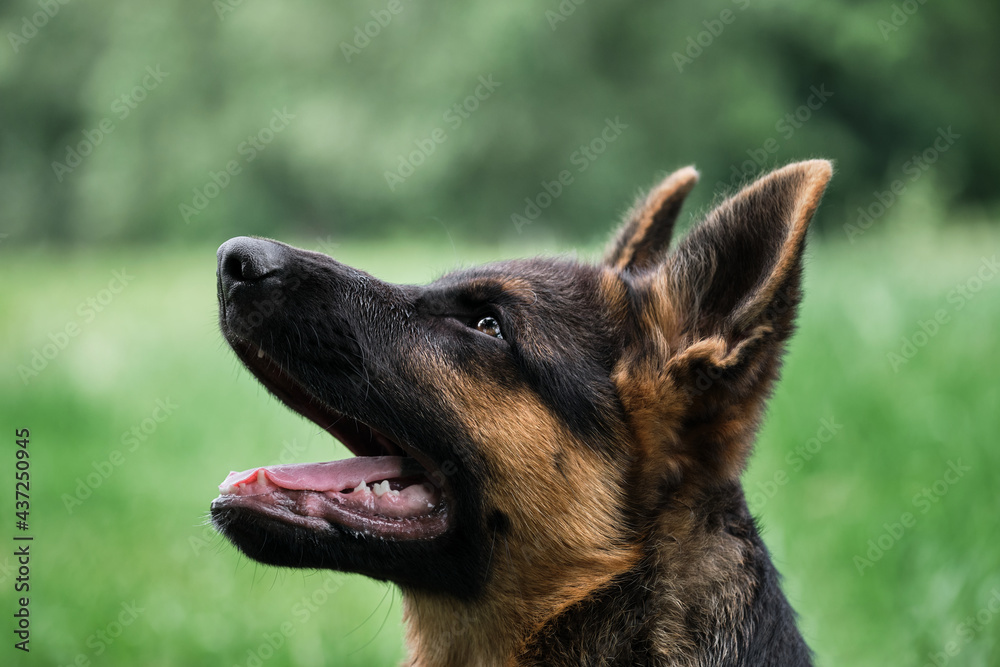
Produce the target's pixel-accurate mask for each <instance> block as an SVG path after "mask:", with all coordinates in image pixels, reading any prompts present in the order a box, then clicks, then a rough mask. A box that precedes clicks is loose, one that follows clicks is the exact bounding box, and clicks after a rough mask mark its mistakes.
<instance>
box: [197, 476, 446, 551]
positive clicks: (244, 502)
mask: <svg viewBox="0 0 1000 667" xmlns="http://www.w3.org/2000/svg"><path fill="white" fill-rule="evenodd" d="M231 510H245V511H249V512H252V513H253V514H254V515H256V516H263V517H265V518H269V519H271V520H273V521H277V522H279V523H281V524H286V525H292V526H297V527H300V528H304V529H307V530H310V531H313V532H331V531H334V532H336V531H344V530H347V531H350V532H352V533H355V534H358V535H371V536H375V537H380V538H387V539H391V540H429V539H433V538H435V537H438V536H440V535H441V534H443V533H444V532H446V531H447V530H448V527H449V513H448V508H447V506H446V505H442V506H441V507H439V508H437V510H436V511H434V512H431V513H428V514H423V515H419V516H411V517H386V516H379V515H377V514H369V513H364V512H361V511H358V510H357V509H355V508H351V507H349V506H345V505H344V504H342V503H339V502H337V501H335V500H331V499H330V498H328V497H327V496H326V495H325V494H320V493H316V492H315V491H306V490H304V491H294V490H286V489H278V490H275V491H272V492H270V493H267V494H261V495H222V496H219V497H218V498H216V499H215V500H213V501H212V512H213V514H214V513H219V512H225V511H231Z"/></svg>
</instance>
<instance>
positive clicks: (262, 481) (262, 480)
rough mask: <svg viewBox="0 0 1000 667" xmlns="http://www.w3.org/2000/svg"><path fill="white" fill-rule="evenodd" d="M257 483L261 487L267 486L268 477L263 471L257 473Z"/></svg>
mask: <svg viewBox="0 0 1000 667" xmlns="http://www.w3.org/2000/svg"><path fill="white" fill-rule="evenodd" d="M257 483H258V484H261V485H264V484H267V477H266V476H265V475H264V471H263V470H258V471H257Z"/></svg>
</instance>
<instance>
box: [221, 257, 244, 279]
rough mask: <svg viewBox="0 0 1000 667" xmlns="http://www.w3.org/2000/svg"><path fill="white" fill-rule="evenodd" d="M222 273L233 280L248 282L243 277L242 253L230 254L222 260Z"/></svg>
mask: <svg viewBox="0 0 1000 667" xmlns="http://www.w3.org/2000/svg"><path fill="white" fill-rule="evenodd" d="M222 272H223V273H225V274H226V275H227V276H229V277H230V278H232V279H233V280H246V277H245V276H244V275H243V258H242V257H241V256H240V253H237V252H234V253H230V254H229V255H227V256H226V257H225V259H223V260H222Z"/></svg>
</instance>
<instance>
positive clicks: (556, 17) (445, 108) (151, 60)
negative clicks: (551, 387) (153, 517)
mask: <svg viewBox="0 0 1000 667" xmlns="http://www.w3.org/2000/svg"><path fill="white" fill-rule="evenodd" d="M60 2H61V0H60ZM60 2H57V1H56V0H15V1H13V2H8V3H5V4H4V5H3V6H2V7H0V35H2V36H3V37H4V39H3V44H2V47H3V48H0V231H2V232H4V233H9V234H10V235H11V240H12V241H16V240H25V239H36V240H37V239H48V240H50V241H53V242H56V243H67V242H81V241H85V242H103V241H108V240H121V239H130V240H137V239H141V240H163V239H169V240H172V241H174V240H192V239H205V238H210V239H223V238H226V237H228V236H232V235H235V234H239V233H259V234H268V235H278V236H288V235H289V234H297V235H315V234H319V233H323V234H334V235H335V236H338V237H340V236H350V235H368V236H371V235H376V234H385V233H389V232H391V233H400V234H407V235H413V236H419V235H422V234H426V233H432V234H434V233H436V232H437V230H439V229H440V228H441V227H442V226H444V227H445V228H446V229H448V230H453V231H454V232H455V233H456V235H458V236H464V237H475V238H478V239H493V240H495V239H502V238H507V237H516V236H518V232H522V233H526V234H528V235H529V236H532V237H545V236H551V235H554V234H556V235H566V233H567V232H571V234H570V235H571V236H572V237H573V238H579V237H580V235H581V234H584V235H588V236H598V235H603V233H604V230H605V229H606V228H607V225H608V222H609V221H610V220H612V219H615V218H617V217H618V215H619V214H620V213H621V211H622V209H623V208H624V206H625V205H626V204H627V203H628V202H629V201H630V199H631V198H632V196H633V195H634V194H635V193H636V189H637V187H640V186H644V185H647V184H649V183H651V182H652V180H653V179H654V178H655V176H656V175H657V174H658V173H660V172H664V171H667V170H670V169H673V168H676V167H678V166H680V165H683V164H689V163H694V164H696V165H697V166H698V167H699V168H700V169H701V170H702V172H703V178H704V181H705V183H704V184H703V185H702V187H701V188H699V189H698V191H696V194H695V200H694V204H695V208H697V206H703V205H705V204H706V203H707V202H708V201H709V199H710V198H711V197H712V196H713V194H714V193H717V192H718V191H719V189H720V187H721V186H726V187H728V186H731V185H732V184H733V183H735V182H738V181H741V180H744V179H745V178H746V176H745V174H749V173H750V172H754V171H760V170H761V169H763V168H764V166H767V167H770V166H773V165H775V164H780V163H785V162H789V161H792V160H795V159H801V158H806V157H815V156H824V157H831V158H833V159H835V160H836V162H837V165H838V174H837V176H836V178H835V179H834V181H833V188H832V190H831V192H830V194H829V197H828V203H827V205H826V206H825V207H824V209H823V211H822V212H821V215H820V217H819V219H818V224H819V225H820V226H821V227H822V226H825V227H826V228H827V229H828V230H830V231H832V232H835V233H837V234H840V233H841V227H842V225H843V224H845V223H850V222H852V221H853V220H855V219H856V218H857V217H858V213H857V211H856V208H857V207H858V206H863V207H866V208H867V207H869V206H871V205H872V204H873V203H876V204H877V201H878V197H877V193H890V192H891V191H890V190H889V188H890V186H891V184H892V183H893V181H895V180H899V179H901V180H902V185H905V186H906V187H908V188H909V189H911V190H912V189H914V188H916V187H918V186H919V187H920V188H924V189H930V190H932V191H933V193H934V197H935V198H936V199H938V200H940V201H941V206H948V205H951V204H955V205H959V206H963V207H970V206H974V207H981V206H993V205H994V204H995V203H996V188H995V187H994V184H995V183H996V182H997V180H998V177H1000V173H998V167H997V161H996V160H995V156H996V155H997V154H998V153H1000V125H998V124H997V123H995V122H993V119H992V116H991V115H990V114H988V113H986V110H987V109H991V108H995V107H996V106H997V105H998V104H997V103H998V101H1000V100H998V96H1000V88H997V86H995V85H990V83H989V82H993V81H996V80H997V78H998V71H997V67H998V63H1000V46H998V42H997V40H996V39H995V34H996V32H997V29H998V27H1000V6H998V5H997V4H996V3H992V2H987V1H986V0H973V1H970V2H964V3H944V2H924V0H906V1H904V2H899V3H889V2H880V3H856V2H849V1H848V0H833V1H830V2H819V1H818V0H811V1H808V2H792V1H791V0H715V1H714V2H708V3H624V4H623V3H607V4H602V3H597V2H583V0H546V1H545V2H543V3H535V2H529V1H528V0H515V1H512V2H503V3H497V2H483V1H480V2H467V3H457V4H449V5H447V6H445V5H440V4H434V3H429V4H428V3H416V2H412V0H372V1H371V2H368V3H364V4H350V3H343V2H337V3H329V2H315V1H309V0H292V1H291V2H286V3H245V2H242V0H215V1H214V2H211V3H209V2H202V3H189V2H181V1H180V0H163V1H161V2H139V3H136V2H124V1H123V0H107V1H105V2H102V3H98V4H96V5H95V4H93V3H79V2H66V4H60ZM46 8H47V11H48V12H49V14H51V16H49V15H48V14H46V13H45V11H43V10H46ZM38 17H41V18H38ZM32 22H34V26H37V25H39V24H40V25H41V27H33V25H32ZM366 31H367V34H366ZM25 35H29V37H26V36H25ZM150 71H156V72H159V75H158V76H156V77H151V76H150V74H149V72H150ZM484 80H485V81H488V82H490V83H489V85H484V84H483V83H482V82H483V81H484ZM477 91H478V94H479V98H480V99H477V98H476V94H477ZM815 91H823V94H821V95H819V96H817V95H816V92H815ZM123 96H125V97H124V98H123ZM139 98H142V99H141V100H140V99H139ZM463 104H464V105H466V107H465V109H461V108H459V109H457V110H456V109H455V105H463ZM810 104H812V105H813V107H814V108H812V109H810V108H809V105H810ZM466 109H469V110H471V111H467V110H466ZM276 111H277V112H278V115H279V116H280V115H281V114H287V117H286V118H284V120H281V121H277V125H283V126H282V127H281V130H280V131H278V132H272V130H271V127H274V126H273V125H272V126H271V127H269V125H271V124H272V123H275V122H276V121H275V117H276ZM796 114H797V115H798V120H796ZM789 115H790V116H789ZM609 119H610V121H611V122H614V121H615V119H618V121H619V123H620V124H622V125H625V126H627V127H626V128H624V129H622V130H621V132H620V134H619V135H618V136H616V137H615V139H614V141H610V142H608V143H606V145H605V146H604V147H603V149H602V150H603V152H600V154H597V149H600V148H601V142H600V141H599V140H598V138H599V137H600V136H601V132H602V131H603V129H604V128H605V126H606V122H607V121H608V120H609ZM939 128H943V129H947V128H952V132H954V133H956V134H957V135H959V137H960V138H958V139H957V140H955V142H954V143H953V145H952V146H950V147H949V148H948V150H947V152H945V153H943V154H939V155H937V156H936V157H935V159H934V160H933V161H931V162H930V164H928V165H926V166H927V167H928V168H927V169H926V170H925V169H924V168H923V166H924V165H917V164H916V163H910V164H909V167H910V171H909V172H908V171H907V163H908V161H910V160H911V158H912V156H913V155H914V154H920V153H922V152H923V151H924V150H925V149H928V148H930V147H932V146H933V142H934V141H935V139H936V137H937V134H938V130H939ZM435 130H437V133H436V134H435ZM255 137H256V138H257V139H254V138H255ZM435 137H436V139H437V140H435ZM255 142H256V144H257V146H256V147H255V146H254V143H255ZM592 142H593V143H594V148H593V152H592V153H591V154H592V155H593V156H594V157H595V158H596V159H593V160H591V159H590V157H589V156H588V155H587V153H586V151H581V150H580V149H581V147H583V146H588V145H591V143H592ZM73 152H76V153H77V154H78V159H79V164H78V166H75V167H73V166H72V165H73V164H76V163H77V158H74V156H73V155H72V153H73ZM86 152H89V154H88V155H83V154H84V153H86ZM929 155H931V154H929ZM400 156H402V159H403V160H405V161H406V162H409V163H410V167H412V166H413V164H414V163H416V162H419V165H417V166H415V167H413V168H412V174H410V172H409V170H408V168H407V166H406V165H404V166H403V167H402V169H401V166H400V159H401V158H400ZM55 163H59V164H60V165H62V166H55V167H54V166H53V165H54V164H55ZM227 165H229V166H230V167H232V169H231V170H230V171H227ZM391 171H395V172H396V173H397V178H391V177H390V178H389V179H388V181H391V183H390V182H387V177H386V172H391ZM564 171H565V172H568V174H569V175H570V176H571V177H572V179H573V180H572V183H569V184H568V185H563V184H560V183H559V175H560V173H562V172H564ZM400 173H402V174H403V176H400V175H399V174H400ZM408 174H409V175H408ZM914 175H916V177H917V179H918V180H919V182H916V181H914V180H911V178H912V177H913V176H914ZM400 179H401V180H402V182H399V180H400ZM390 185H392V187H391V188H390ZM556 192H557V194H555V195H554V196H553V193H556ZM526 199H527V200H529V201H526ZM884 199H885V197H884V196H883V200H884ZM182 205H183V206H187V207H189V208H188V209H186V210H184V209H182ZM202 206H203V208H202ZM532 206H537V207H538V210H537V214H538V215H537V218H536V219H534V220H532V221H531V224H530V225H526V224H524V223H523V222H522V224H521V225H520V226H519V227H516V226H515V225H514V224H512V221H511V217H512V216H513V215H520V216H521V217H522V218H523V219H525V220H527V219H530V217H531V215H532V214H534V213H536V211H535V209H533V208H532ZM876 209H877V205H876ZM192 211H193V212H192Z"/></svg>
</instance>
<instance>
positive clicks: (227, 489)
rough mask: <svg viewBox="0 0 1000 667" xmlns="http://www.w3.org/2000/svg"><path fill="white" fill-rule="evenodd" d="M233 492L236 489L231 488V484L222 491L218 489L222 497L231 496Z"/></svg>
mask: <svg viewBox="0 0 1000 667" xmlns="http://www.w3.org/2000/svg"><path fill="white" fill-rule="evenodd" d="M235 490H236V487H235V486H233V485H232V484H230V485H229V486H227V487H226V488H224V489H220V491H222V495H224V496H228V495H230V494H232V493H233V491H235Z"/></svg>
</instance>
